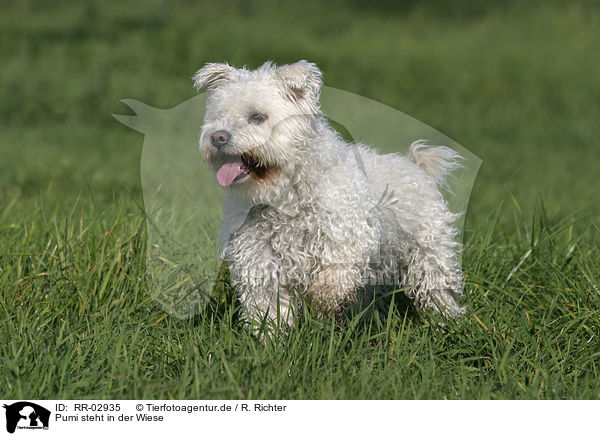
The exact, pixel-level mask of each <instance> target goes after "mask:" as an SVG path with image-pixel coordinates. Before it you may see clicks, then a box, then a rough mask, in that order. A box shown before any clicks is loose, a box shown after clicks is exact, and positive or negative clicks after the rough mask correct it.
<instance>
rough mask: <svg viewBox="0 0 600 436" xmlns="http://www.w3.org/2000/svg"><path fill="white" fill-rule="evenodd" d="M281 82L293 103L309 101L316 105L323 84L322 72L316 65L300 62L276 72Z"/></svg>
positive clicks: (278, 69)
mask: <svg viewBox="0 0 600 436" xmlns="http://www.w3.org/2000/svg"><path fill="white" fill-rule="evenodd" d="M275 74H276V75H277V77H278V78H279V80H281V82H282V83H283V86H284V91H285V93H286V95H287V96H288V97H290V98H291V99H292V100H293V101H296V102H300V101H302V100H309V101H310V102H311V103H316V102H317V101H318V100H319V92H320V90H321V85H322V84H323V80H322V76H323V73H321V70H319V68H318V67H317V65H316V64H313V63H310V62H306V61H299V62H296V63H295V64H291V65H282V66H281V67H279V68H277V70H275Z"/></svg>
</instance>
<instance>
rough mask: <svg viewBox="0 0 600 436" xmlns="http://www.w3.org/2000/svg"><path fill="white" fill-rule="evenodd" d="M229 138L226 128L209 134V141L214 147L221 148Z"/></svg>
mask: <svg viewBox="0 0 600 436" xmlns="http://www.w3.org/2000/svg"><path fill="white" fill-rule="evenodd" d="M229 138H231V135H230V134H229V132H228V131H227V130H217V131H216V132H215V133H213V134H212V135H210V143H211V144H212V145H213V146H214V147H216V148H221V147H223V146H224V145H225V144H227V143H228V142H229Z"/></svg>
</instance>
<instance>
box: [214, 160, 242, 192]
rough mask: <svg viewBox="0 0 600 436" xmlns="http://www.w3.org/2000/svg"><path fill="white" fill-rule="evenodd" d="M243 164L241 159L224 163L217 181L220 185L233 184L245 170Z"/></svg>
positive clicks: (218, 172) (218, 173)
mask: <svg viewBox="0 0 600 436" xmlns="http://www.w3.org/2000/svg"><path fill="white" fill-rule="evenodd" d="M242 166H243V165H242V161H241V160H239V161H237V162H230V163H226V164H223V166H221V168H219V171H217V182H219V185H221V186H229V185H231V184H232V183H233V181H234V180H235V178H236V177H237V176H239V175H240V174H242V173H244V172H245V171H244V170H243V169H242Z"/></svg>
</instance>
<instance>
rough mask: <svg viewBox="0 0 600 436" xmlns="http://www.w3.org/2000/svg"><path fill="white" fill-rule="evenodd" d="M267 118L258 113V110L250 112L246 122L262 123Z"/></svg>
mask: <svg viewBox="0 0 600 436" xmlns="http://www.w3.org/2000/svg"><path fill="white" fill-rule="evenodd" d="M266 119H267V116H266V115H263V114H259V113H258V112H252V113H251V114H250V116H249V117H248V122H249V123H252V124H262V123H264V122H265V120H266Z"/></svg>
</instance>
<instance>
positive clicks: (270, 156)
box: [194, 61, 322, 195]
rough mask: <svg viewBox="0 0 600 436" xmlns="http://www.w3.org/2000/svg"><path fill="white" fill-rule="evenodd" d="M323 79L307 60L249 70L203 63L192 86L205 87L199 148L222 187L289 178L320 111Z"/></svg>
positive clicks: (259, 186) (274, 183)
mask: <svg viewBox="0 0 600 436" xmlns="http://www.w3.org/2000/svg"><path fill="white" fill-rule="evenodd" d="M321 83H322V82H321V71H320V70H319V69H318V68H317V66H316V65H315V64H312V63H309V62H306V61H300V62H297V63H295V64H292V65H283V66H280V67H277V66H275V65H273V64H272V63H270V62H267V63H265V64H264V65H262V66H261V67H260V68H258V69H257V70H253V71H251V70H247V69H245V68H242V69H236V68H234V67H231V66H229V65H227V64H207V65H205V66H204V67H203V68H202V69H201V70H200V71H198V72H197V73H196V75H195V76H194V86H195V87H196V89H198V90H201V89H206V90H207V108H206V115H205V118H204V125H203V126H202V132H201V135H200V150H201V151H202V156H203V158H204V160H205V161H206V162H207V163H208V164H209V165H210V166H211V167H212V168H213V169H214V170H215V171H216V178H217V181H218V182H219V184H220V185H221V186H223V187H230V188H235V189H241V190H244V191H246V192H247V193H249V194H250V195H253V194H260V193H265V192H266V191H269V190H273V189H274V188H283V187H285V186H287V184H289V182H290V181H291V180H293V176H294V168H295V165H296V164H297V162H299V160H300V159H302V155H303V152H305V151H306V147H304V146H305V145H306V142H307V139H308V138H309V137H310V135H311V134H313V127H314V126H313V124H314V119H315V116H316V115H317V114H319V113H320V108H319V92H320V88H321Z"/></svg>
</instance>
